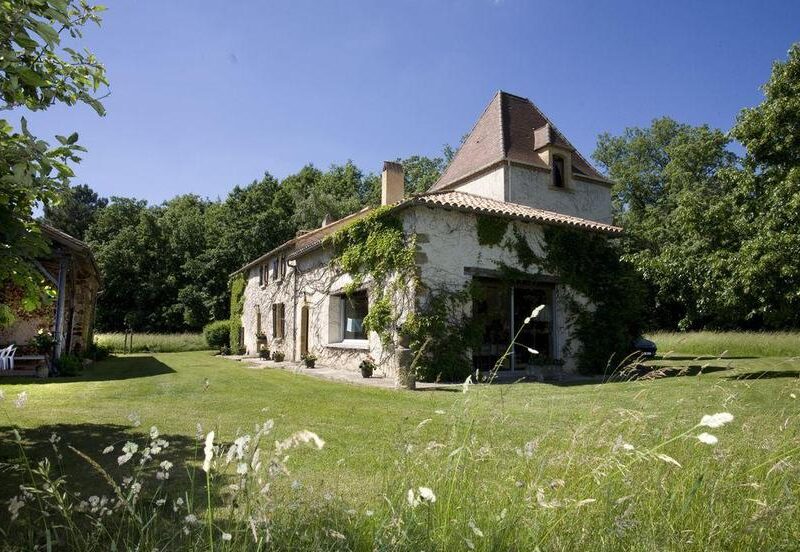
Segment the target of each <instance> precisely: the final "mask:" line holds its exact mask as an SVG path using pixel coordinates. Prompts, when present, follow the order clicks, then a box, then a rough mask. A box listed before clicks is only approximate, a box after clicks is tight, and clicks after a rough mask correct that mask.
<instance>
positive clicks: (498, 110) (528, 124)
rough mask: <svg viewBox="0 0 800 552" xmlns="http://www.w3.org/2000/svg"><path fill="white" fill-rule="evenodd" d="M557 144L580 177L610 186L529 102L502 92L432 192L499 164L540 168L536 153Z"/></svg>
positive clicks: (491, 104) (493, 99)
mask: <svg viewBox="0 0 800 552" xmlns="http://www.w3.org/2000/svg"><path fill="white" fill-rule="evenodd" d="M546 144H554V145H556V146H559V147H562V148H564V149H568V150H570V151H572V152H573V158H572V169H573V172H574V173H575V174H577V175H583V176H586V177H588V178H591V179H593V180H599V181H601V182H608V180H607V179H606V178H605V177H604V176H603V175H602V174H600V172H599V171H598V170H597V169H595V168H594V167H592V165H591V164H590V163H589V162H588V161H587V160H586V159H585V158H584V157H583V156H582V155H581V154H580V153H579V152H578V151H577V150H576V149H575V147H574V146H573V145H572V144H570V142H569V140H567V139H566V138H565V137H564V135H563V134H561V133H560V132H559V131H558V129H557V128H556V127H555V125H553V123H552V122H550V120H549V119H548V118H547V117H546V116H545V115H544V113H542V112H541V111H540V110H539V108H538V107H536V106H535V105H534V104H533V102H531V101H530V100H529V99H527V98H522V97H520V96H515V95H513V94H509V93H508V92H503V91H499V92H497V94H495V96H494V98H492V101H490V102H489V105H487V106H486V109H485V110H484V111H483V114H482V115H481V116H480V118H479V119H478V122H476V123H475V126H474V127H472V130H471V131H470V133H469V135H468V136H467V138H466V140H464V143H463V144H462V145H461V147H460V148H459V150H458V152H457V153H456V155H455V157H453V160H452V161H451V162H450V164H449V165H448V166H447V168H446V169H445V171H444V173H443V174H442V176H441V177H440V178H439V180H438V181H437V182H436V183H435V184H434V185H433V186H432V187H431V189H430V190H429V191H437V190H444V189H447V188H449V187H451V186H452V185H454V184H457V183H458V182H460V181H462V180H464V179H466V178H467V177H469V176H471V175H473V174H476V173H478V172H480V171H482V170H484V169H487V168H488V167H491V166H492V165H495V164H496V163H498V162H502V161H513V162H517V163H523V164H527V165H541V161H540V160H539V158H538V156H537V155H536V153H535V151H536V149H538V148H539V147H541V146H542V145H546Z"/></svg>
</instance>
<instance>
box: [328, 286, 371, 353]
mask: <svg viewBox="0 0 800 552" xmlns="http://www.w3.org/2000/svg"><path fill="white" fill-rule="evenodd" d="M368 312H369V300H368V297H367V292H366V291H365V290H362V291H357V292H355V293H351V294H349V295H331V297H330V309H329V311H328V325H329V327H328V341H329V342H330V343H347V342H351V343H352V342H362V343H364V342H366V341H367V333H368V332H367V331H366V329H365V328H364V318H366V316H367V313H368Z"/></svg>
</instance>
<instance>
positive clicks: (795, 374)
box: [725, 370, 800, 380]
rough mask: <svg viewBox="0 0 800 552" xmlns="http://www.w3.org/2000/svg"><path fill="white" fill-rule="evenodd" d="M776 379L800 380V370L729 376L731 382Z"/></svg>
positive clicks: (763, 371)
mask: <svg viewBox="0 0 800 552" xmlns="http://www.w3.org/2000/svg"><path fill="white" fill-rule="evenodd" d="M774 378H800V370H759V371H757V372H746V373H744V374H736V375H735V376H728V377H727V378H725V379H729V380H759V379H774Z"/></svg>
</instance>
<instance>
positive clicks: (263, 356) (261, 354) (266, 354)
mask: <svg viewBox="0 0 800 552" xmlns="http://www.w3.org/2000/svg"><path fill="white" fill-rule="evenodd" d="M258 356H259V357H261V360H269V349H261V350H260V351H259V352H258Z"/></svg>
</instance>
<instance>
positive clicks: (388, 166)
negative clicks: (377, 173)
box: [381, 161, 405, 205]
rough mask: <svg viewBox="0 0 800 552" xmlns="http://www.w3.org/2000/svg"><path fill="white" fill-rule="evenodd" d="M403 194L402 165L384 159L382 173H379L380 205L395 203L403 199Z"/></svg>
mask: <svg viewBox="0 0 800 552" xmlns="http://www.w3.org/2000/svg"><path fill="white" fill-rule="evenodd" d="M404 195H405V179H404V177H403V165H401V164H400V163H395V162H393V161H384V162H383V173H381V205H391V204H392V203H397V202H398V201H401V200H402V199H403V196H404Z"/></svg>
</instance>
